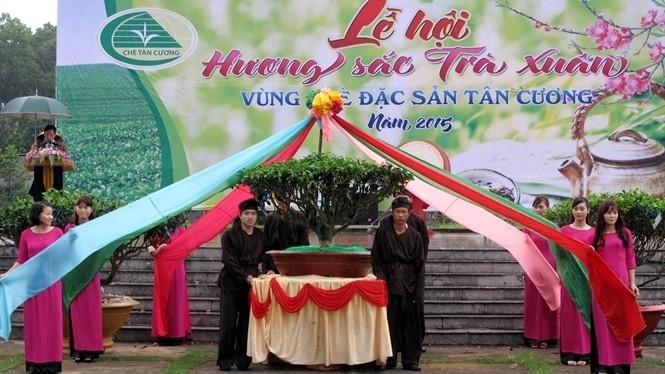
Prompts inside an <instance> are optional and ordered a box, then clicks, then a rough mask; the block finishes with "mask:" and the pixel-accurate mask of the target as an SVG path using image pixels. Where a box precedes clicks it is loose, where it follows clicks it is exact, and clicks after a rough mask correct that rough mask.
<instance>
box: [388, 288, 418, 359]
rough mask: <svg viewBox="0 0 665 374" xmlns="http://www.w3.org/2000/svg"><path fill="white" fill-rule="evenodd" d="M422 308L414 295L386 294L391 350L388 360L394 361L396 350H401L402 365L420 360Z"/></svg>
mask: <svg viewBox="0 0 665 374" xmlns="http://www.w3.org/2000/svg"><path fill="white" fill-rule="evenodd" d="M422 309H423V305H422V303H421V302H420V298H419V297H417V296H416V295H394V294H390V295H389V296H388V329H389V330H390V343H391V345H392V350H393V356H392V357H391V358H389V360H390V361H393V362H396V359H397V352H401V354H402V365H404V364H418V363H419V362H420V353H421V352H420V347H421V345H422V336H421V327H422V325H421V321H420V313H421V312H420V311H421V310H422Z"/></svg>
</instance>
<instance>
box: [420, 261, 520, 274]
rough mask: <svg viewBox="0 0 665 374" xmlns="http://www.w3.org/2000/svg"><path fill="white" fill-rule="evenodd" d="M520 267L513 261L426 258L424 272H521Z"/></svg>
mask: <svg viewBox="0 0 665 374" xmlns="http://www.w3.org/2000/svg"><path fill="white" fill-rule="evenodd" d="M521 272H522V268H521V267H520V265H519V264H518V263H517V262H515V261H483V262H479V261H477V260H456V261H449V260H430V259H429V258H428V259H427V264H426V265H425V273H426V274H427V273H434V274H436V273H446V274H449V275H455V274H457V273H476V275H479V274H487V273H508V274H511V273H521Z"/></svg>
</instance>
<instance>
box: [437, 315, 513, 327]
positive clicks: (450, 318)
mask: <svg viewBox="0 0 665 374" xmlns="http://www.w3.org/2000/svg"><path fill="white" fill-rule="evenodd" d="M523 326H524V318H523V316H522V314H496V315H458V314H428V315H427V316H426V317H425V328H426V329H427V330H445V331H448V330H458V329H464V328H469V327H471V328H474V329H492V330H520V329H522V327H523Z"/></svg>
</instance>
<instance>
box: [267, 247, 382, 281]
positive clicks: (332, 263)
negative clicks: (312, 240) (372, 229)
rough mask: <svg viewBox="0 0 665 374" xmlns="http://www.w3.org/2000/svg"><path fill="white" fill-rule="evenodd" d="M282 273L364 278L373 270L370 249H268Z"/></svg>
mask: <svg viewBox="0 0 665 374" xmlns="http://www.w3.org/2000/svg"><path fill="white" fill-rule="evenodd" d="M267 254H268V255H270V256H272V258H273V260H274V261H275V266H277V270H279V273H280V274H282V275H310V274H315V275H321V276H324V277H341V278H362V277H364V276H366V275H367V274H369V272H370V270H372V261H371V257H370V253H369V251H368V252H367V253H357V252H286V251H268V252H267Z"/></svg>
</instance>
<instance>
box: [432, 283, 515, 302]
mask: <svg viewBox="0 0 665 374" xmlns="http://www.w3.org/2000/svg"><path fill="white" fill-rule="evenodd" d="M523 295H524V289H523V288H522V287H488V286H448V285H446V286H426V287H425V299H426V300H522V298H523V297H524V296H523Z"/></svg>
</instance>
